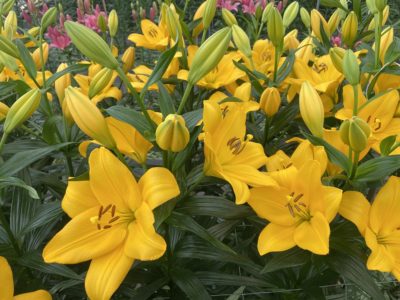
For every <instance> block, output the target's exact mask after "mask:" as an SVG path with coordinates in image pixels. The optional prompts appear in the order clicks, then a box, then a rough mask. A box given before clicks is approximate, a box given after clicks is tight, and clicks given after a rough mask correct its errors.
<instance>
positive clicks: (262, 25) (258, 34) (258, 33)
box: [256, 22, 264, 41]
mask: <svg viewBox="0 0 400 300" xmlns="http://www.w3.org/2000/svg"><path fill="white" fill-rule="evenodd" d="M263 27H264V23H263V22H261V24H260V28H259V29H258V32H257V35H256V41H257V40H258V39H259V37H260V35H261V31H262V29H263Z"/></svg>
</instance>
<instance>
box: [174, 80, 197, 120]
mask: <svg viewBox="0 0 400 300" xmlns="http://www.w3.org/2000/svg"><path fill="white" fill-rule="evenodd" d="M192 88H193V85H192V84H191V83H189V82H188V84H187V86H186V89H185V93H184V94H183V97H182V101H181V103H180V104H179V107H178V112H177V114H178V115H180V114H182V112H183V109H184V108H185V104H186V101H187V99H188V98H189V95H190V91H191V90H192Z"/></svg>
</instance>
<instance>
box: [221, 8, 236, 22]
mask: <svg viewBox="0 0 400 300" xmlns="http://www.w3.org/2000/svg"><path fill="white" fill-rule="evenodd" d="M222 18H223V19H224V21H225V24H226V25H228V26H232V25H237V24H238V23H237V20H236V18H235V16H234V15H233V14H232V13H231V12H230V11H229V10H227V9H226V8H223V9H222Z"/></svg>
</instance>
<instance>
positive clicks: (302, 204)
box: [297, 202, 307, 207]
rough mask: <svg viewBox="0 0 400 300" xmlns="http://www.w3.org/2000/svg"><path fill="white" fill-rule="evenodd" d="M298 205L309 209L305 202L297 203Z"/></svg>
mask: <svg viewBox="0 0 400 300" xmlns="http://www.w3.org/2000/svg"><path fill="white" fill-rule="evenodd" d="M297 204H299V205H301V206H303V207H307V205H305V204H304V203H303V202H299V203H297Z"/></svg>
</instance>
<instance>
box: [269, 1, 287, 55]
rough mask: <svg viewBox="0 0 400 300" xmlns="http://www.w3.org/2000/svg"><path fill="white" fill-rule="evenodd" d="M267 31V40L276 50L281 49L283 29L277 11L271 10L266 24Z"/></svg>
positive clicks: (280, 17)
mask: <svg viewBox="0 0 400 300" xmlns="http://www.w3.org/2000/svg"><path fill="white" fill-rule="evenodd" d="M267 31H268V36H269V39H270V40H271V42H272V44H273V45H274V46H275V47H276V48H281V47H282V45H283V37H284V35H285V29H284V27H283V21H282V16H281V14H280V13H279V11H278V9H276V8H275V7H274V8H272V10H271V12H270V14H269V17H268V23H267Z"/></svg>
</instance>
